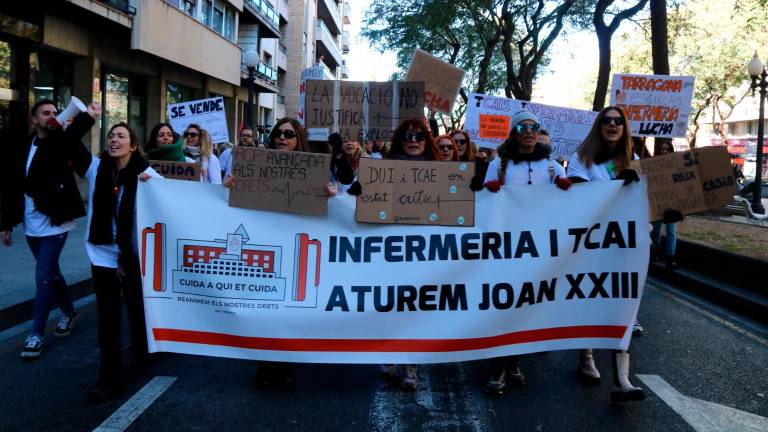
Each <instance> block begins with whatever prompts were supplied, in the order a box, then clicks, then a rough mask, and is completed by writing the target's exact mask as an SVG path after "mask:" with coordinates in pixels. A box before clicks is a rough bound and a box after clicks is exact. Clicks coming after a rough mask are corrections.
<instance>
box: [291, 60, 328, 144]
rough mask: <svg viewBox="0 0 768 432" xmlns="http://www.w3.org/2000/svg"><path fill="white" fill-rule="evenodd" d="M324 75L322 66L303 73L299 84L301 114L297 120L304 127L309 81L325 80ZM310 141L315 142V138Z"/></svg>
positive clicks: (305, 70)
mask: <svg viewBox="0 0 768 432" xmlns="http://www.w3.org/2000/svg"><path fill="white" fill-rule="evenodd" d="M323 74H324V70H323V67H322V66H313V67H311V68H307V69H304V70H303V71H301V81H300V83H299V112H298V113H297V115H296V120H298V121H299V123H301V124H302V125H303V124H304V116H305V111H304V108H305V101H306V99H307V80H321V79H323ZM309 139H310V140H314V138H313V137H310V138H309Z"/></svg>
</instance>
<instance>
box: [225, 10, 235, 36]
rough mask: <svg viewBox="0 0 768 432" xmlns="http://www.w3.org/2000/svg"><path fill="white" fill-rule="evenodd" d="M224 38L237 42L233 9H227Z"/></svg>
mask: <svg viewBox="0 0 768 432" xmlns="http://www.w3.org/2000/svg"><path fill="white" fill-rule="evenodd" d="M224 18H225V19H224V37H225V38H227V39H229V40H231V41H232V42H234V41H235V12H233V11H232V9H231V8H229V7H228V8H227V10H226V15H225V17H224Z"/></svg>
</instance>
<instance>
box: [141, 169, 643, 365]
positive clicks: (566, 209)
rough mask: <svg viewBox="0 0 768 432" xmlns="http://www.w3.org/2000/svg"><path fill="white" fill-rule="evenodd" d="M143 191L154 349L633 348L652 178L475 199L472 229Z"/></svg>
mask: <svg viewBox="0 0 768 432" xmlns="http://www.w3.org/2000/svg"><path fill="white" fill-rule="evenodd" d="M138 194H139V195H138V220H137V223H138V236H139V238H138V241H139V246H140V254H141V260H142V269H143V272H144V276H143V282H144V305H145V308H146V323H147V332H148V339H149V349H150V351H151V352H156V351H169V352H178V353H189V354H200V355H209V356H221V357H234V358H247V359H266V360H281V361H290V362H312V363H431V362H452V361H463V360H474V359H481V358H488V357H495V356H502V355H511V354H522V353H530V352H537V351H549V350H563V349H578V348H600V349H625V348H627V347H628V345H629V341H630V336H631V333H632V323H633V320H634V318H635V315H636V313H637V309H638V306H639V304H640V299H641V297H642V293H643V286H644V285H645V279H646V271H647V269H648V254H649V233H648V219H647V215H648V204H647V202H648V201H647V198H646V187H645V183H637V184H633V185H630V186H626V187H622V184H621V182H618V181H614V182H596V183H583V184H577V185H574V186H573V187H572V188H571V189H570V190H568V191H562V190H559V189H557V188H556V187H555V186H552V185H542V186H525V187H504V188H503V189H502V191H500V192H499V193H498V194H492V193H490V192H487V191H486V192H480V193H478V194H477V198H476V212H477V213H476V214H477V217H476V218H475V220H476V225H475V226H474V227H472V228H464V227H444V226H407V225H378V224H375V225H374V224H358V223H356V222H355V217H354V213H355V211H354V210H355V209H354V206H355V197H352V196H349V195H342V196H338V197H334V198H330V202H329V204H328V214H327V215H324V216H305V215H296V214H287V213H276V212H268V211H258V210H245V209H239V208H230V207H228V206H227V194H228V191H227V190H226V189H225V188H223V187H221V186H220V185H209V184H204V183H193V182H185V181H176V180H163V179H154V180H149V181H147V182H141V183H140V185H139V192H138ZM191 214H193V215H196V217H195V218H194V219H195V220H197V221H201V222H200V223H191V222H190V218H189V215H191ZM211 220H216V221H218V222H217V223H208V222H205V223H203V222H202V221H211Z"/></svg>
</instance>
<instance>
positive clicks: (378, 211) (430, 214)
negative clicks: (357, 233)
mask: <svg viewBox="0 0 768 432" xmlns="http://www.w3.org/2000/svg"><path fill="white" fill-rule="evenodd" d="M474 174H475V164H474V163H468V162H412V161H397V160H376V159H361V160H360V171H359V174H358V181H359V182H360V185H361V187H362V194H360V196H358V197H357V206H356V207H357V210H356V213H355V219H356V220H357V221H358V222H369V223H382V224H412V225H448V226H474V225H475V193H474V192H472V190H471V189H470V188H469V184H470V181H471V180H472V177H473V176H474Z"/></svg>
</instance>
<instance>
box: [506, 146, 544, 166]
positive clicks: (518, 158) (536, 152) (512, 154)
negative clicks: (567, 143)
mask: <svg viewBox="0 0 768 432" xmlns="http://www.w3.org/2000/svg"><path fill="white" fill-rule="evenodd" d="M499 157H501V158H506V159H511V160H512V163H514V164H519V163H520V162H536V161H540V160H542V159H547V158H549V151H547V148H546V147H545V146H544V145H542V144H536V146H535V147H534V148H533V152H532V153H518V149H517V146H516V145H513V146H503V147H502V148H500V149H499Z"/></svg>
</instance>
